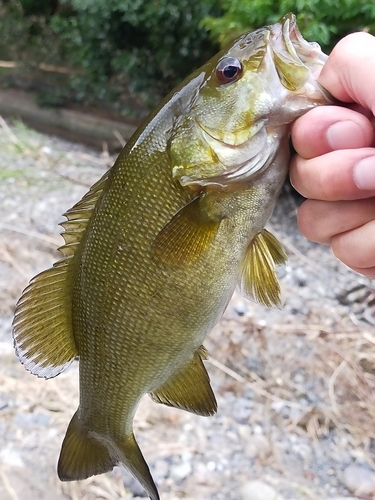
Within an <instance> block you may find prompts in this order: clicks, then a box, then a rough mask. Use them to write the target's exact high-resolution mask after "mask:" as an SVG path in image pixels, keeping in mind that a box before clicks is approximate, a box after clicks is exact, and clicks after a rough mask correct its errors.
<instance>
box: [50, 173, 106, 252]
mask: <svg viewBox="0 0 375 500" xmlns="http://www.w3.org/2000/svg"><path fill="white" fill-rule="evenodd" d="M108 174H109V171H107V172H106V173H105V174H104V175H103V176H102V177H101V179H99V180H98V182H96V183H95V184H94V185H93V186H92V187H91V189H90V191H88V193H86V194H85V196H84V197H83V198H82V199H81V200H80V201H79V202H78V203H76V204H75V205H74V206H73V207H72V208H71V209H70V210H67V211H66V212H65V213H64V216H65V217H66V218H67V219H68V220H67V221H65V222H61V224H60V225H61V226H62V227H63V228H64V232H63V233H62V237H63V238H64V240H65V245H63V246H61V247H60V248H59V250H60V252H61V253H62V254H63V255H64V256H65V257H68V256H70V255H74V253H75V250H76V248H77V246H78V245H79V243H80V241H81V239H82V236H83V234H84V233H85V231H86V227H87V224H88V223H89V220H90V219H91V216H92V214H93V212H94V209H95V207H96V204H97V202H98V200H99V198H100V196H101V194H102V192H103V189H104V188H105V186H106V184H107V180H108Z"/></svg>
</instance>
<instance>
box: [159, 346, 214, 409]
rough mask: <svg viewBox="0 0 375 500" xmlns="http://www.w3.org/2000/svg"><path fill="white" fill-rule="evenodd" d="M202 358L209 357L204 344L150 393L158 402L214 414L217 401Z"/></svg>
mask: <svg viewBox="0 0 375 500" xmlns="http://www.w3.org/2000/svg"><path fill="white" fill-rule="evenodd" d="M202 358H203V359H206V358H207V353H206V350H205V348H204V347H203V346H201V347H200V349H198V351H196V352H195V354H194V357H193V359H192V360H191V361H190V362H189V363H188V364H187V365H185V366H184V367H183V368H182V369H181V370H180V371H179V372H178V373H177V374H176V375H174V376H173V377H172V378H171V379H170V380H168V381H167V382H166V383H165V384H164V385H163V386H162V387H160V389H158V390H157V391H155V392H153V393H152V394H150V396H151V397H152V399H153V400H154V401H155V402H156V403H162V404H165V405H167V406H174V407H176V408H180V409H182V410H187V411H190V412H191V413H195V414H197V415H202V416H204V417H206V416H210V415H214V414H215V413H216V411H217V403H216V399H215V395H214V393H213V391H212V388H211V385H210V377H209V376H208V373H207V371H206V368H205V367H204V365H203V362H202Z"/></svg>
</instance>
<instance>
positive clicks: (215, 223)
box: [152, 197, 221, 265]
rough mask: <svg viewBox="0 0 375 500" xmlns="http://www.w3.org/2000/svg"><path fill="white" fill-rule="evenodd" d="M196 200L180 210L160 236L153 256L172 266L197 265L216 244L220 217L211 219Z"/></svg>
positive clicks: (198, 200) (198, 198) (156, 241)
mask: <svg viewBox="0 0 375 500" xmlns="http://www.w3.org/2000/svg"><path fill="white" fill-rule="evenodd" d="M200 200H201V197H197V198H195V199H194V200H192V201H191V202H190V203H188V204H187V205H185V206H184V207H183V208H182V209H181V210H179V211H178V212H177V213H176V214H175V215H174V216H173V217H172V219H171V220H170V221H169V222H168V223H167V224H166V226H164V228H163V229H162V230H161V231H160V233H159V234H158V235H157V237H156V239H155V241H154V244H153V247H152V250H153V252H154V257H155V258H157V259H158V260H159V261H161V262H163V263H165V264H169V265H184V264H191V263H192V262H195V261H196V260H197V259H199V257H201V256H202V255H203V254H204V253H205V251H206V250H207V249H208V248H209V247H210V245H211V243H212V242H213V240H214V238H215V236H216V234H217V231H218V229H219V226H220V222H221V220H220V219H219V218H210V217H208V216H207V215H206V214H205V213H204V211H202V209H201V206H200Z"/></svg>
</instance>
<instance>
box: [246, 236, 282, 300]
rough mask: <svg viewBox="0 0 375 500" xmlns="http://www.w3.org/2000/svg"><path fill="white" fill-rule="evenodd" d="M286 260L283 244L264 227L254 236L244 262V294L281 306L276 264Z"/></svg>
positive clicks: (250, 297) (253, 298)
mask: <svg viewBox="0 0 375 500" xmlns="http://www.w3.org/2000/svg"><path fill="white" fill-rule="evenodd" d="M286 261H287V256H286V254H285V252H284V249H283V247H282V246H281V244H280V243H279V242H278V241H277V239H276V238H275V237H274V236H273V235H272V234H271V233H270V232H268V231H267V229H263V231H262V232H261V233H259V234H257V235H256V236H255V237H254V238H253V240H252V242H251V243H250V245H249V247H248V249H247V253H246V256H245V259H244V261H243V264H242V272H241V281H240V288H241V292H242V294H243V295H244V296H245V297H247V298H248V299H250V300H255V301H256V302H259V303H260V304H263V305H265V306H268V307H273V306H276V307H281V291H280V284H279V280H278V278H277V274H276V269H275V265H276V264H284V263H285V262H286Z"/></svg>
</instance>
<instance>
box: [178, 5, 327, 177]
mask: <svg viewBox="0 0 375 500" xmlns="http://www.w3.org/2000/svg"><path fill="white" fill-rule="evenodd" d="M326 59H327V56H326V55H325V54H324V53H323V52H322V51H321V49H320V47H319V45H318V44H317V43H309V42H307V41H305V40H304V38H303V37H302V35H301V34H300V32H299V30H298V27H297V24H296V19H295V16H294V15H293V14H287V15H286V16H284V17H283V18H281V19H280V21H279V22H278V23H276V24H274V25H271V26H266V27H264V28H261V29H258V30H256V31H254V32H252V33H246V34H244V35H242V36H241V37H239V38H238V39H237V40H236V41H235V42H234V43H233V44H232V45H231V46H230V47H229V48H228V49H226V50H223V51H221V52H220V53H219V54H218V55H217V56H215V57H214V58H212V59H211V60H210V61H209V62H208V63H207V64H206V65H205V66H203V67H202V68H201V71H202V72H204V77H203V78H202V81H201V83H200V85H199V88H198V89H197V91H196V92H195V93H194V97H193V99H192V101H191V106H190V108H189V109H188V110H187V111H186V112H185V113H182V114H181V116H180V117H179V119H178V120H177V122H176V125H175V128H174V131H173V134H172V137H171V141H170V155H171V159H172V172H173V177H174V178H175V179H176V180H178V181H179V182H180V183H181V184H182V185H183V186H192V187H194V186H195V187H197V186H206V185H212V184H218V185H221V186H227V185H229V184H232V183H234V182H241V183H243V182H247V181H248V180H249V178H250V177H252V176H253V175H254V174H255V173H258V172H259V171H261V170H264V169H265V168H266V167H267V165H269V164H270V163H271V162H272V158H274V156H275V155H276V153H277V151H278V148H279V145H280V143H281V142H282V141H283V139H285V136H288V132H289V127H288V125H289V124H290V123H291V122H292V121H293V120H295V119H296V118H298V117H299V116H301V115H302V114H303V113H305V112H306V111H308V110H309V109H311V108H313V107H315V106H318V105H322V104H328V103H331V102H332V100H331V97H330V96H329V94H328V92H327V91H325V89H323V88H322V87H321V86H320V85H319V83H318V82H317V80H316V77H315V76H314V74H315V73H317V72H318V70H319V69H320V68H322V66H323V64H324V62H325V61H326ZM284 142H285V140H284Z"/></svg>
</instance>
